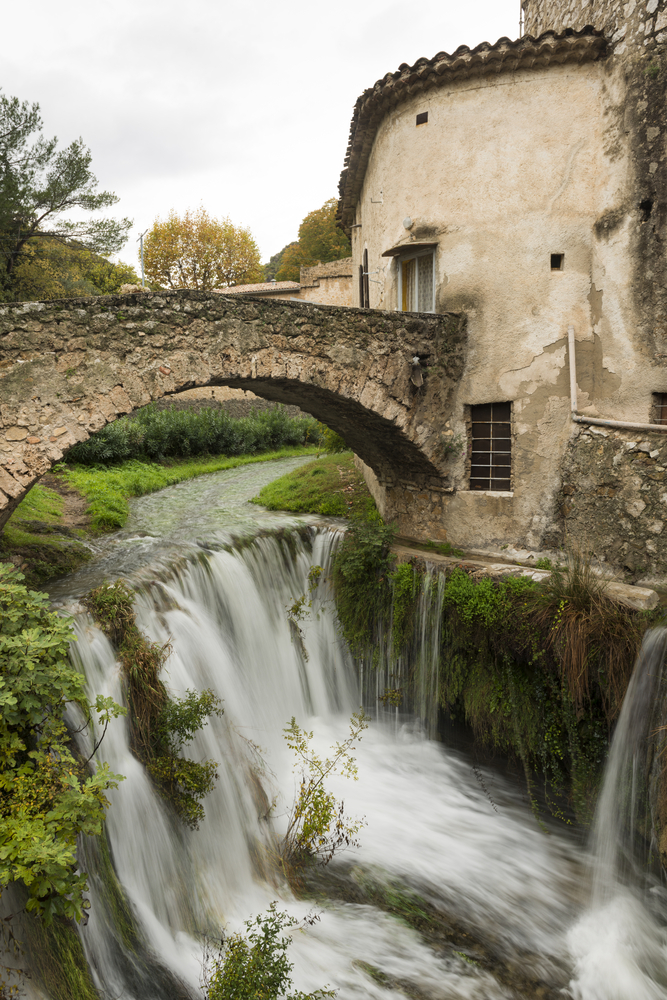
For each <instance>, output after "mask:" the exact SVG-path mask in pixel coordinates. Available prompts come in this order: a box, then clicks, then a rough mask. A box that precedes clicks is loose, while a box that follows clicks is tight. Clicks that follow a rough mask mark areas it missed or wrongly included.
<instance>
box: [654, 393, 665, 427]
mask: <svg viewBox="0 0 667 1000" xmlns="http://www.w3.org/2000/svg"><path fill="white" fill-rule="evenodd" d="M666 410H667V392H654V393H653V397H652V406H651V421H650V422H651V423H652V424H655V425H656V426H657V427H664V426H665V424H667V413H666V412H665V411H666Z"/></svg>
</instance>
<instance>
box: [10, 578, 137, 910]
mask: <svg viewBox="0 0 667 1000" xmlns="http://www.w3.org/2000/svg"><path fill="white" fill-rule="evenodd" d="M22 580H23V576H22V575H21V574H20V573H17V572H16V571H15V569H14V567H13V566H11V565H5V564H3V565H0V888H5V887H6V886H7V885H9V883H11V882H20V883H23V885H24V886H25V887H26V889H27V891H28V902H27V909H28V910H35V911H37V912H38V913H40V914H41V916H42V917H43V918H44V919H45V920H46V921H47V922H50V921H51V920H52V919H53V918H54V917H56V916H64V917H70V918H74V919H76V920H80V919H81V917H82V916H83V912H84V910H85V909H86V907H87V905H88V903H87V901H86V900H85V899H84V893H85V892H86V890H87V883H86V874H85V872H80V871H79V870H78V868H77V855H76V841H77V837H78V836H79V835H80V834H85V835H87V836H91V837H92V836H95V835H97V834H99V833H100V832H101V830H102V824H103V821H104V815H105V809H106V806H107V805H108V801H107V798H106V794H105V793H106V792H107V791H108V790H109V789H111V788H115V787H116V786H117V784H118V782H119V781H120V780H122V776H121V775H117V774H113V773H112V772H111V771H110V770H109V768H108V766H107V765H106V764H98V765H97V767H96V768H95V769H94V770H93V769H92V768H91V767H89V766H88V761H84V760H83V759H82V758H81V756H80V755H79V754H78V753H77V752H76V750H75V749H74V748H73V747H72V745H71V740H70V735H69V733H68V731H67V728H66V726H65V722H64V720H63V714H64V711H65V708H66V706H67V705H68V703H71V702H74V703H76V704H78V705H79V706H80V707H81V709H82V710H83V712H84V714H85V715H86V716H87V718H88V719H90V717H91V716H92V713H93V712H95V714H96V715H97V716H98V722H99V723H100V724H101V725H103V726H106V725H107V724H108V722H109V719H110V718H112V717H114V716H117V715H118V714H120V713H122V712H123V709H121V708H120V706H118V705H116V704H115V703H114V702H113V701H112V700H111V699H110V698H102V697H98V698H97V700H96V701H95V703H94V704H93V705H91V704H89V703H88V701H87V700H86V697H85V680H84V677H83V676H82V675H81V674H80V673H79V672H78V671H77V670H76V669H75V668H74V667H73V666H72V664H71V663H70V661H69V659H68V650H69V644H70V642H71V641H72V640H73V639H74V633H73V632H72V629H71V627H70V625H69V623H68V622H67V621H66V620H65V619H64V618H61V617H59V616H58V615H57V614H54V613H53V612H51V611H49V599H48V597H47V595H46V594H40V593H37V592H35V591H29V590H27V588H26V587H25V586H23V584H22V582H21V581H22Z"/></svg>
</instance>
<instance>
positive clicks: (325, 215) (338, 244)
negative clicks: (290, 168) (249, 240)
mask: <svg viewBox="0 0 667 1000" xmlns="http://www.w3.org/2000/svg"><path fill="white" fill-rule="evenodd" d="M337 207H338V202H337V201H336V199H335V198H330V199H329V200H328V201H325V202H324V204H323V205H322V207H321V208H316V209H315V211H314V212H309V214H308V215H307V216H306V217H305V219H304V220H303V222H302V223H301V225H300V226H299V239H298V241H297V242H296V243H290V244H289V246H286V247H285V249H284V250H281V255H282V256H281V261H280V267H279V268H278V270H277V272H276V275H275V277H276V280H277V281H298V280H299V275H300V271H301V268H302V267H310V266H311V265H313V264H327V263H328V262H329V261H332V260H341V259H342V258H343V257H349V256H350V254H351V253H352V247H351V246H350V241H349V239H348V238H347V236H346V235H345V233H344V232H343V230H342V229H339V227H338V225H337V223H336V210H337ZM272 259H273V258H272Z"/></svg>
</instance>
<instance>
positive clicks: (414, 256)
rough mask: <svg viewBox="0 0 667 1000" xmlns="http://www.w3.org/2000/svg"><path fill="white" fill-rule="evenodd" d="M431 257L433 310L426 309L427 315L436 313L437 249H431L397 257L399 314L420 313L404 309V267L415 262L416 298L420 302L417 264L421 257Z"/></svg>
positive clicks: (397, 307) (397, 308)
mask: <svg viewBox="0 0 667 1000" xmlns="http://www.w3.org/2000/svg"><path fill="white" fill-rule="evenodd" d="M429 256H430V257H431V267H432V272H431V274H432V277H431V281H432V284H433V298H432V302H431V305H432V308H431V309H426V310H425V312H426V313H434V312H435V247H429V248H428V249H427V250H417V251H416V252H415V253H402V254H398V255H397V256H396V265H397V268H398V304H397V306H396V310H397V312H418V310H415V309H404V308H403V265H404V264H407V263H408V262H409V261H411V260H414V261H415V298H416V299H417V302H419V265H418V264H417V263H416V261H417V260H418V258H419V257H429Z"/></svg>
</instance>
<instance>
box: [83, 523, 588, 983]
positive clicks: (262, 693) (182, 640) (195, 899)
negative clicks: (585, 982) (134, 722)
mask: <svg viewBox="0 0 667 1000" xmlns="http://www.w3.org/2000/svg"><path fill="white" fill-rule="evenodd" d="M338 537H339V535H338V533H337V532H336V531H332V530H317V531H316V530H312V531H311V532H310V534H307V533H305V532H302V533H301V534H300V535H291V536H289V537H288V536H286V537H283V538H281V537H276V536H275V535H273V536H272V535H269V536H265V537H256V538H255V539H254V540H252V541H249V542H244V543H243V544H241V545H240V546H238V547H237V548H233V547H230V548H229V549H228V550H221V551H206V552H204V551H202V550H201V549H200V550H198V552H197V553H196V554H193V555H191V557H189V558H180V559H179V560H178V561H177V562H176V563H175V564H174V566H173V567H172V569H171V570H166V569H165V567H164V564H162V565H161V566H160V568H159V569H158V570H157V571H156V570H153V571H152V572H151V571H150V570H149V569H146V568H144V569H142V570H141V572H137V573H136V574H135V577H134V578H133V580H132V581H131V582H133V584H134V586H135V587H136V611H137V621H138V624H139V627H140V628H141V629H142V630H143V631H144V632H145V633H146V634H147V636H148V637H149V638H150V639H151V640H154V641H156V642H160V643H165V642H169V643H170V647H171V653H170V655H169V658H168V660H167V662H166V664H165V667H164V671H163V678H164V680H165V683H166V684H167V687H168V689H169V691H170V692H171V693H172V694H173V695H174V696H183V695H184V694H185V692H186V690H188V689H195V690H202V689H204V688H212V689H213V690H214V692H215V693H216V694H217V695H218V696H219V697H220V698H221V699H222V700H223V701H224V708H225V714H224V716H222V717H221V718H217V717H216V718H212V719H211V720H210V721H209V723H208V724H207V725H206V726H205V727H204V729H203V730H202V731H201V732H200V733H198V734H197V736H196V738H195V740H194V741H193V744H192V745H191V746H190V748H188V755H189V756H192V757H194V758H195V759H213V760H215V761H217V762H218V765H219V766H218V774H219V779H218V782H217V785H216V787H215V789H214V791H213V792H212V793H211V794H209V795H208V796H207V797H206V799H205V800H204V806H205V810H206V818H205V819H204V821H203V823H202V824H201V828H200V829H199V830H197V831H192V830H189V829H187V828H185V827H183V826H182V825H181V824H180V823H178V821H177V820H175V818H174V816H173V814H172V812H171V811H170V809H169V808H168V806H167V805H166V803H165V802H164V801H163V799H162V798H161V797H160V796H159V795H158V794H157V792H156V790H155V788H154V786H153V785H152V783H151V782H150V781H149V779H148V777H147V775H146V772H145V770H144V768H143V767H142V765H141V764H140V763H139V762H138V761H137V760H136V759H135V758H134V757H133V755H132V754H131V752H130V749H129V743H128V730H127V722H126V720H123V719H118V720H115V721H114V722H113V723H112V724H111V725H110V727H109V731H108V733H107V736H106V737H105V739H104V741H103V743H102V745H101V747H100V749H99V751H98V757H99V758H100V759H104V760H107V761H108V762H109V764H110V766H111V769H112V770H113V771H116V772H118V773H121V774H124V775H125V776H126V778H125V781H123V782H122V783H121V784H120V786H119V788H118V789H117V790H115V791H113V792H112V793H111V794H110V802H111V804H110V807H109V810H108V819H107V824H106V833H107V839H108V845H109V856H110V859H111V861H112V862H113V867H114V869H115V873H116V876H117V880H118V881H117V885H116V889H115V890H114V891H115V895H114V891H112V889H110V888H109V880H108V877H107V878H106V880H105V878H104V877H103V875H104V872H103V867H104V865H103V862H104V858H103V857H102V854H103V852H102V851H101V849H100V847H99V845H98V844H96V843H88V844H84V846H83V851H82V863H83V866H84V867H85V868H86V870H87V871H89V872H90V879H89V882H90V888H91V892H90V895H91V904H92V905H91V911H90V919H89V922H88V924H87V926H85V927H83V928H82V929H81V931H80V933H81V940H82V942H83V946H84V950H85V954H86V956H87V959H88V962H89V964H90V968H91V970H92V973H93V976H94V979H95V982H96V985H97V986H98V987H99V988H100V990H102V991H103V995H104V996H115V997H123V1000H167V998H169V1000H172V998H179V1000H180V998H183V1000H185V998H188V997H192V996H199V995H200V992H199V988H198V984H199V977H200V972H201V955H202V939H203V938H204V937H205V936H206V935H211V936H215V935H219V933H220V929H221V928H222V927H223V926H224V927H226V928H227V929H229V930H232V931H233V930H236V929H239V928H241V927H242V923H243V921H244V920H245V919H247V918H248V917H251V916H253V915H255V914H258V913H260V912H263V911H264V910H266V908H267V906H268V905H269V903H270V902H271V901H272V900H279V905H280V907H281V908H283V909H287V910H288V911H289V912H290V913H292V914H294V915H295V916H297V917H299V918H301V917H303V916H304V915H305V914H306V913H307V912H308V910H309V909H310V907H311V905H312V904H311V903H309V902H308V901H306V900H299V899H295V898H294V896H293V895H292V893H291V891H290V890H289V887H288V886H287V885H285V884H284V883H283V882H281V880H280V879H278V878H277V876H276V874H275V871H274V870H272V869H271V866H270V864H269V863H268V862H267V852H268V853H269V854H270V851H271V848H272V846H273V844H274V843H275V839H274V838H275V837H276V836H280V833H281V830H282V829H284V825H285V812H286V809H287V808H288V806H289V803H290V802H291V800H292V798H293V795H294V790H295V776H294V773H293V760H292V759H291V756H290V754H289V751H288V750H287V748H286V746H285V743H284V739H283V734H282V729H283V727H284V726H286V725H287V724H288V722H289V720H290V718H291V717H292V716H293V715H294V716H295V717H296V719H297V722H298V723H299V724H300V725H302V726H304V727H305V728H307V729H308V730H313V732H314V733H315V745H316V749H317V751H318V752H319V753H320V754H326V752H327V749H328V748H329V747H330V746H331V745H332V744H333V743H334V742H336V741H337V740H340V739H342V738H344V736H345V734H346V732H347V725H348V722H349V717H350V714H351V712H352V711H354V710H356V709H357V708H358V707H359V703H360V701H361V697H362V695H361V692H360V686H359V679H358V674H357V672H356V670H355V666H354V664H353V662H352V660H351V658H350V656H349V653H348V651H347V649H346V647H345V645H344V643H343V642H342V641H341V639H340V636H339V633H338V629H337V623H336V617H335V611H334V607H333V603H332V601H331V595H330V593H329V592H328V589H327V584H326V579H325V580H324V582H322V583H321V585H320V586H319V588H318V590H317V593H316V594H315V599H314V603H313V608H312V612H311V614H310V616H309V619H308V620H307V621H304V622H303V623H302V630H303V638H304V647H305V652H306V653H307V655H304V654H303V650H302V647H301V645H300V643H299V642H294V641H293V635H292V632H291V629H290V625H289V622H288V618H287V607H288V606H289V605H291V604H292V603H293V602H294V600H295V599H296V598H298V597H300V596H301V595H302V594H304V593H307V589H308V579H307V578H308V570H309V568H310V567H311V565H313V564H315V565H321V566H323V567H324V569H325V574H324V576H325V578H326V575H327V572H328V569H329V566H330V562H331V557H332V552H333V550H334V548H335V545H336V544H337V540H338ZM441 603H442V578H441V576H440V575H439V574H432V575H428V574H427V581H426V586H425V587H424V588H423V596H422V598H421V603H420V605H419V607H418V609H417V622H416V628H415V637H414V644H413V645H414V651H415V655H416V659H415V660H414V661H413V665H412V666H411V667H410V669H415V670H416V677H417V682H416V685H415V687H416V694H415V706H414V708H415V714H416V715H417V716H418V717H419V718H420V720H421V723H420V725H418V726H416V727H415V725H414V724H413V719H412V716H411V715H410V713H409V712H408V711H406V710H405V709H404V708H402V709H401V712H400V713H399V718H398V719H397V718H396V716H395V714H394V712H392V711H389V710H387V709H386V708H385V706H383V705H382V704H381V705H380V712H379V718H378V719H377V721H376V722H375V723H373V724H372V725H371V728H370V730H369V731H368V732H367V733H365V734H364V739H363V741H362V743H361V746H360V749H359V752H358V753H357V754H356V756H357V759H358V766H359V780H358V781H357V782H352V781H346V780H345V779H342V778H338V779H336V780H333V781H332V782H331V784H330V789H331V791H333V792H334V794H335V795H336V797H337V798H338V799H339V800H341V799H343V800H344V802H345V807H346V812H347V813H348V815H350V816H352V817H359V818H362V817H363V818H365V822H366V825H365V826H364V827H363V829H362V830H361V833H360V839H361V849H360V850H358V851H355V852H351V853H350V854H348V855H341V857H340V858H338V859H335V860H334V862H333V863H332V865H331V866H330V868H329V869H327V872H329V874H328V875H327V878H329V879H330V880H333V882H335V884H336V885H338V886H339V887H342V889H343V890H344V893H343V897H342V898H340V897H335V898H333V897H332V898H331V899H329V900H328V901H327V902H325V903H323V904H321V906H320V907H319V909H320V912H321V920H320V922H319V923H317V924H315V925H314V926H313V927H309V928H308V930H307V932H305V933H298V934H296V935H295V936H294V939H293V944H292V947H291V951H290V955H291V958H292V960H293V961H294V963H295V970H294V982H295V988H297V989H301V990H313V989H316V988H318V987H323V986H325V985H326V984H327V983H328V984H330V985H331V986H334V987H336V988H337V989H339V991H340V992H339V998H340V1000H362V998H364V1000H365V998H368V997H371V998H377V1000H381V998H386V997H387V996H388V991H389V992H392V991H394V990H397V991H398V992H399V993H403V994H404V993H405V990H406V989H407V990H410V989H413V990H416V991H417V993H418V994H419V995H420V996H425V997H432V998H434V1000H452V998H454V1000H507V998H508V997H509V996H510V995H513V994H512V992H511V989H510V987H509V986H508V985H507V984H508V982H514V981H515V980H517V977H519V979H521V981H522V982H523V981H524V980H525V981H526V982H527V983H537V984H539V983H545V982H546V983H551V984H556V985H558V986H559V987H560V986H564V985H565V984H566V982H567V976H568V957H567V947H566V931H567V928H568V927H569V926H570V925H571V924H572V922H573V921H574V920H575V919H576V915H577V913H578V912H579V908H580V905H581V898H582V870H581V865H580V862H579V857H578V850H577V848H576V845H575V844H574V843H573V841H572V840H571V839H570V840H569V839H567V838H565V837H563V836H562V835H560V834H557V833H554V834H553V835H552V836H551V837H545V836H544V834H543V833H542V831H541V830H540V829H539V828H538V827H537V826H536V825H535V824H534V823H533V821H532V818H531V816H530V812H529V809H528V808H527V806H526V804H525V801H524V799H523V791H522V788H521V786H519V785H511V784H508V783H507V782H505V781H504V780H503V779H502V778H501V777H500V776H499V775H494V774H493V773H492V772H487V771H485V779H486V782H487V784H488V786H489V787H490V789H491V791H492V794H493V800H494V803H495V805H496V808H497V812H496V811H494V809H493V808H492V806H491V804H490V802H489V800H488V799H487V797H486V795H485V794H483V793H482V792H481V791H480V788H479V784H478V782H477V780H476V779H475V776H474V774H473V773H472V770H471V767H470V762H469V761H468V760H467V759H466V758H465V757H464V756H463V755H460V754H458V753H456V752H453V751H451V750H447V749H446V748H445V747H443V746H442V745H441V744H439V743H436V742H433V741H431V740H429V739H428V738H427V735H426V734H427V733H428V731H429V730H430V728H431V727H432V726H433V725H434V718H435V717H434V714H433V713H434V711H435V708H434V705H435V700H436V699H435V691H436V690H437V688H435V689H434V685H435V684H437V665H438V649H439V643H440V639H439V632H438V629H439V621H440V617H441V616H440V614H439V609H440V607H441ZM77 630H78V642H77V643H75V644H74V649H73V656H74V657H75V658H76V660H77V662H78V663H79V664H80V666H81V668H82V669H83V670H84V671H85V673H86V676H87V678H88V683H89V689H90V693H91V695H94V694H97V693H102V694H109V695H112V696H113V697H115V698H116V700H121V697H122V693H121V682H120V676H119V667H118V665H117V663H116V661H115V657H114V653H113V650H112V649H111V647H110V645H109V643H108V642H107V640H106V639H105V637H104V636H103V635H102V634H101V633H100V632H99V630H98V629H96V628H95V626H94V625H93V623H92V621H91V620H90V618H89V617H88V616H87V615H85V614H81V615H79V617H78V619H77ZM415 663H416V667H414V664H415ZM388 664H389V661H388V660H387V661H386V663H385V664H384V665H382V664H381V665H380V669H379V673H378V675H377V676H378V677H379V678H380V682H381V683H383V684H384V683H385V682H386V679H387V678H388V675H387V673H386V671H387V670H388V669H389V665H388ZM392 669H394V667H393V666H392ZM397 669H398V672H399V680H400V679H401V677H403V678H405V677H406V671H407V670H408V665H407V664H402V665H401V664H399V665H398V668H397ZM401 670H402V671H403V674H402V675H401V674H400V671H401ZM383 671H385V674H384V678H385V679H382V672H383ZM375 681H376V677H375V675H373V676H372V677H371V675H370V673H368V672H367V674H366V680H365V683H366V684H369V685H371V687H372V684H373V683H375ZM374 703H375V698H374V697H372V698H370V699H369V705H370V707H371V708H372V706H373V704H374ZM388 722H389V723H390V724H388ZM274 799H275V808H274V809H273V810H272V809H271V802H272V800H274ZM107 867H108V866H107ZM107 876H108V872H107ZM333 882H332V883H331V884H333ZM369 887H371V888H370V889H369ZM378 887H380V888H378ZM381 887H384V888H381ZM382 893H384V896H383V897H382V898H384V899H387V900H391V899H394V898H398V899H404V898H408V899H413V898H414V899H415V900H422V901H423V902H421V903H419V904H418V905H419V906H423V907H430V908H431V909H432V911H433V913H434V914H435V915H436V917H437V920H439V921H441V923H442V927H443V928H448V929H447V930H446V931H444V930H443V931H442V939H441V940H438V941H435V940H431V939H429V938H427V937H423V936H421V935H420V934H419V933H418V932H417V930H415V929H413V927H411V926H408V924H406V923H405V922H404V921H401V920H396V919H395V918H394V917H393V916H391V906H389V904H386V905H380V904H377V905H376V902H374V900H377V899H378V898H379V896H382ZM392 893H393V894H394V895H393V896H392V895H391V894H392ZM378 894H379V895H378ZM406 894H407V896H406ZM336 898H338V899H339V901H338V902H337V901H336ZM123 899H124V900H125V901H126V902H125V903H123ZM123 905H124V906H125V907H126V910H127V914H128V917H129V919H128V920H125V921H123V919H120V918H119V912H120V911H121V910H122V909H123ZM392 905H393V904H392ZM414 905H417V903H415V904H414ZM387 907H389V908H387ZM438 914H439V915H440V916H437V915H438ZM121 916H122V914H121ZM373 969H375V970H380V972H379V973H378V975H380V979H378V978H377V977H375V978H374V975H375V974H374V973H373V974H371V973H372V970H373ZM369 970H371V971H369ZM503 970H504V971H503ZM382 977H384V978H382ZM383 984H384V985H383ZM392 984H393V985H392ZM521 995H522V996H523V995H526V996H527V995H532V994H530V993H527V994H523V993H522V994H521ZM545 995H546V996H549V997H551V996H552V993H547V994H545ZM554 995H555V994H554Z"/></svg>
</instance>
